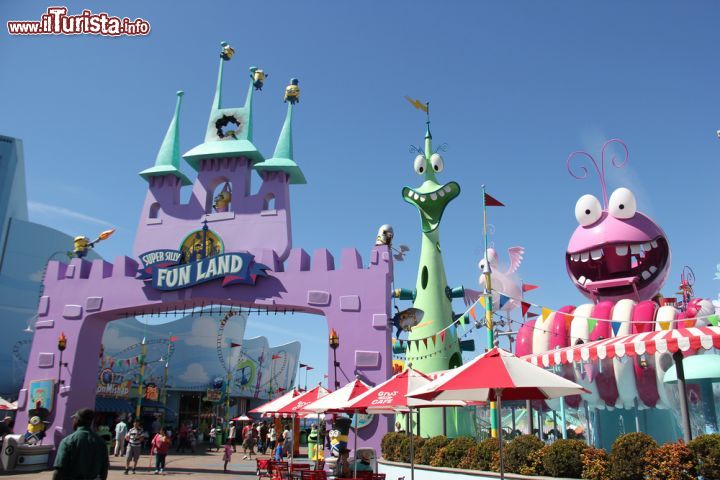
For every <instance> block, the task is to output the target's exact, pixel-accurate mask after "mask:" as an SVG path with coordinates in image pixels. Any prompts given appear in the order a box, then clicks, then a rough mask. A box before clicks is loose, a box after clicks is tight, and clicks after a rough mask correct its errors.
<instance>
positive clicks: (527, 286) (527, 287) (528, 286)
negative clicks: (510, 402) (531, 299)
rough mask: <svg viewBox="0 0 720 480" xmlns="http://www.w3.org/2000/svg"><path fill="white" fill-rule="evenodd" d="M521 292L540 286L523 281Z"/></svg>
mask: <svg viewBox="0 0 720 480" xmlns="http://www.w3.org/2000/svg"><path fill="white" fill-rule="evenodd" d="M522 287H523V292H530V291H532V290H535V289H536V288H540V287H539V286H538V285H532V284H530V283H523V286H522Z"/></svg>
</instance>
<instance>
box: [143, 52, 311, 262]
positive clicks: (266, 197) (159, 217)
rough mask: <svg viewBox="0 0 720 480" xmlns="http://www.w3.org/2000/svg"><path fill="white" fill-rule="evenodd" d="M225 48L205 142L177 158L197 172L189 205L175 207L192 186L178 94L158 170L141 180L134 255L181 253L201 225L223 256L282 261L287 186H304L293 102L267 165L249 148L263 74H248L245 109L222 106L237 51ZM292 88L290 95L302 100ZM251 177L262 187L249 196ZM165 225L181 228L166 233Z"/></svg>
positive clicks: (287, 241)
mask: <svg viewBox="0 0 720 480" xmlns="http://www.w3.org/2000/svg"><path fill="white" fill-rule="evenodd" d="M222 46H223V50H222V53H221V55H220V65H219V70H218V77H217V83H216V86H215V95H214V97H213V102H212V105H211V108H210V115H209V119H208V124H207V128H206V131H205V137H204V141H203V142H202V143H201V144H200V145H197V146H196V147H194V148H192V149H190V150H189V151H188V152H187V153H185V154H184V155H183V156H182V158H184V159H185V161H186V162H187V163H188V164H189V165H190V167H192V169H193V170H195V171H196V172H197V178H196V179H195V180H194V182H192V194H191V195H190V199H189V201H188V202H187V203H186V204H181V203H180V197H181V196H180V189H181V187H182V186H184V185H189V184H190V182H189V181H188V180H187V178H186V177H185V176H184V175H183V174H182V172H181V171H180V155H179V151H180V150H179V148H180V146H179V143H180V138H179V118H178V116H179V108H180V99H181V96H182V93H179V94H178V95H179V97H178V105H177V107H176V112H175V116H174V117H173V120H172V122H171V124H170V128H169V129H168V133H167V135H166V138H165V140H164V142H163V144H162V146H161V149H160V152H159V153H158V157H157V160H156V163H155V166H154V167H152V168H149V169H147V170H144V171H142V172H141V173H140V175H141V176H142V177H143V178H145V179H146V180H148V182H149V191H148V194H147V197H146V201H145V205H144V209H143V215H141V218H140V222H139V226H138V230H137V236H136V241H135V254H136V255H140V254H142V253H144V252H148V251H151V250H156V249H168V248H179V246H180V245H181V244H182V243H183V241H184V239H185V237H186V236H187V235H190V234H191V233H192V232H193V231H196V230H198V229H199V228H200V227H201V222H203V221H207V222H208V228H209V229H210V230H212V231H213V233H215V234H216V235H218V236H219V237H220V238H221V239H222V243H223V248H224V251H228V252H229V251H249V252H251V253H254V254H255V255H256V256H260V255H261V254H262V252H267V251H272V252H274V254H273V255H274V256H276V257H277V260H278V261H279V262H282V261H284V260H285V259H286V258H287V256H288V254H289V252H290V249H291V247H292V239H291V225H290V196H289V185H290V184H304V183H306V181H305V177H304V175H303V173H302V171H301V170H300V168H299V167H298V165H297V164H296V163H295V161H294V158H293V144H292V115H293V108H294V103H295V101H291V102H289V105H288V112H287V116H286V118H285V123H284V125H283V127H282V131H281V133H280V137H279V139H278V143H277V146H276V148H275V154H274V155H273V157H272V158H270V159H268V160H265V157H264V156H263V154H262V153H261V152H260V151H259V149H258V148H257V147H256V146H255V144H254V143H253V97H254V93H255V90H256V89H260V88H261V87H262V82H258V81H257V78H258V74H261V75H262V78H263V79H264V73H262V70H258V69H257V67H251V68H250V77H251V81H250V82H249V86H248V92H247V97H246V99H245V104H244V105H243V106H241V107H228V106H225V105H223V102H222V89H223V77H224V69H225V67H226V65H225V64H226V63H228V62H229V60H230V59H231V58H232V56H233V53H234V51H233V50H232V48H231V47H230V46H229V45H227V44H226V43H224V42H223V44H222ZM296 83H297V81H296ZM296 83H295V84H294V88H295V89H296V90H297V93H298V94H299V89H298V88H297V85H296ZM286 95H287V92H286ZM253 170H255V171H256V172H257V174H258V175H259V176H260V179H261V181H262V183H261V185H260V188H259V190H258V192H257V193H255V194H252V193H251V176H252V175H253ZM218 200H220V202H218ZM168 223H169V224H170V225H173V226H176V227H178V228H167V227H168ZM160 225H165V228H161V227H159V226H160ZM170 237H172V238H170ZM273 263H274V262H273Z"/></svg>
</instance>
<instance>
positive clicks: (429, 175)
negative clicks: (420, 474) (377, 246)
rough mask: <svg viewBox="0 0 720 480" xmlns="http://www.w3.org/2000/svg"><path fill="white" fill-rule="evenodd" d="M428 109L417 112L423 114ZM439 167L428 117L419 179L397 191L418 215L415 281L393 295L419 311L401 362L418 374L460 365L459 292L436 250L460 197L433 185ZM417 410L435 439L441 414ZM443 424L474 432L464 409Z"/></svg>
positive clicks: (423, 428)
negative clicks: (456, 321) (414, 185)
mask: <svg viewBox="0 0 720 480" xmlns="http://www.w3.org/2000/svg"><path fill="white" fill-rule="evenodd" d="M428 107H429V105H428V106H426V107H425V108H422V109H423V110H424V111H426V112H428V110H429V109H428ZM443 163H444V161H443V158H442V156H441V155H440V154H438V153H435V152H433V150H432V135H431V134H430V117H429V113H428V120H427V130H426V133H425V148H424V153H420V154H419V155H418V156H417V157H416V158H415V162H414V168H415V172H416V173H417V174H418V175H421V176H422V177H423V179H424V181H423V183H422V185H420V186H419V187H418V188H410V187H405V188H403V190H402V196H403V200H405V201H406V202H408V203H409V204H411V205H414V206H415V207H416V208H417V209H418V212H419V213H420V224H421V226H422V247H421V251H420V265H419V268H418V277H417V283H416V287H415V291H414V292H412V291H408V290H405V289H399V290H396V291H395V292H394V295H395V296H396V297H398V298H400V299H405V300H410V299H413V300H414V302H413V307H415V308H417V309H419V310H422V311H423V312H424V315H423V317H422V320H421V321H420V323H419V324H418V325H416V326H415V327H413V328H412V331H411V332H410V334H409V337H408V347H407V350H406V357H407V363H408V364H412V367H413V368H415V369H417V370H419V371H421V372H423V373H430V372H437V371H439V370H446V369H448V368H454V367H458V366H460V365H461V364H462V355H461V353H460V352H461V350H460V342H459V340H458V337H457V335H456V332H455V329H454V328H448V327H450V325H451V324H452V323H453V321H454V314H453V310H452V299H453V298H460V297H462V296H463V289H462V287H460V288H454V289H453V288H450V287H449V286H448V283H447V279H446V277H445V266H444V264H443V258H442V250H441V246H440V220H441V219H442V215H443V212H444V211H445V207H447V205H448V204H449V203H450V202H451V201H452V200H453V199H454V198H455V197H457V196H458V195H460V185H458V184H457V183H456V182H449V183H446V184H445V185H442V184H440V183H438V180H437V176H436V175H437V174H439V173H441V172H442V171H443V168H444V164H443ZM420 412H421V413H420V432H421V435H422V436H423V437H428V436H435V435H441V434H442V433H443V410H442V409H441V408H432V409H428V408H426V409H421V410H420ZM445 421H446V431H447V435H448V436H450V437H455V436H458V435H472V434H474V430H475V429H474V426H473V422H472V420H471V416H470V414H469V412H467V411H464V410H462V409H454V408H448V409H447V411H446V417H445Z"/></svg>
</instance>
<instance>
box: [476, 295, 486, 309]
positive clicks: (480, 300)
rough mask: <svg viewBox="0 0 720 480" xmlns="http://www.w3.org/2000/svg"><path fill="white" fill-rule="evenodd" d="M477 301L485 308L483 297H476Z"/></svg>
mask: <svg viewBox="0 0 720 480" xmlns="http://www.w3.org/2000/svg"><path fill="white" fill-rule="evenodd" d="M478 303H480V305H482V307H483V309H485V308H487V307H486V306H485V297H480V298H478Z"/></svg>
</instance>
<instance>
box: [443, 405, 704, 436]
mask: <svg viewBox="0 0 720 480" xmlns="http://www.w3.org/2000/svg"><path fill="white" fill-rule="evenodd" d="M710 398H712V397H710ZM442 416H443V418H442V432H443V437H447V407H442Z"/></svg>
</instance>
